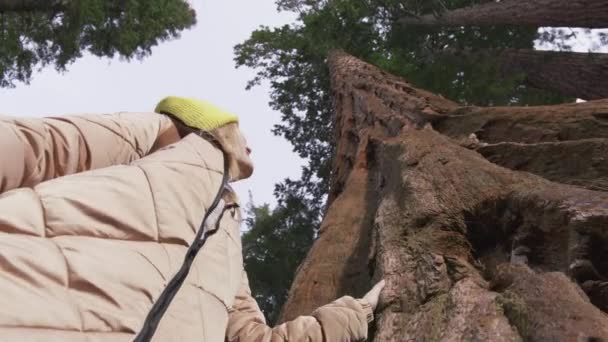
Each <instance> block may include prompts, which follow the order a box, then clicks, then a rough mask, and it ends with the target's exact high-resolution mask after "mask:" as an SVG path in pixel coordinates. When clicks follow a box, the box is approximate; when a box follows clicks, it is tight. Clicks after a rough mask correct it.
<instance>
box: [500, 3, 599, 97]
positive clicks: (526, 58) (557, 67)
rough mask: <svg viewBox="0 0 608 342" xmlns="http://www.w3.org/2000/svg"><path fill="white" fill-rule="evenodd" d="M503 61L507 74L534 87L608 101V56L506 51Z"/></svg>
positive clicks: (503, 54)
mask: <svg viewBox="0 0 608 342" xmlns="http://www.w3.org/2000/svg"><path fill="white" fill-rule="evenodd" d="M606 3H608V1H607V2H606ZM501 60H502V66H503V72H504V73H505V74H514V73H522V74H524V75H525V77H526V82H527V83H528V84H529V85H531V86H533V87H536V88H542V89H549V90H554V91H557V92H559V93H561V94H563V95H566V96H575V97H578V98H581V99H585V100H597V99H604V98H608V81H606V80H608V54H601V53H576V52H553V51H535V50H506V51H505V52H503V53H502V55H501Z"/></svg>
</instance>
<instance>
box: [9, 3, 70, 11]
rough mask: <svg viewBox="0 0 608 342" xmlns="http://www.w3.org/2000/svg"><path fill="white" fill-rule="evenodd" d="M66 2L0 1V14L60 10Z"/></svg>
mask: <svg viewBox="0 0 608 342" xmlns="http://www.w3.org/2000/svg"><path fill="white" fill-rule="evenodd" d="M66 3H67V0H0V12H10V11H13V12H34V11H48V10H53V9H61V8H63V7H64V6H65V5H66Z"/></svg>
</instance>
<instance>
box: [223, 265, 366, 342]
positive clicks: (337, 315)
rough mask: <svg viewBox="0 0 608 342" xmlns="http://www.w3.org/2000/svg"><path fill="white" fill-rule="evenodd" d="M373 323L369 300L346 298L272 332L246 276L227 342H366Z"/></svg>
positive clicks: (230, 320)
mask: <svg viewBox="0 0 608 342" xmlns="http://www.w3.org/2000/svg"><path fill="white" fill-rule="evenodd" d="M372 320H373V311H372V307H371V305H370V304H369V302H368V300H367V299H354V298H352V297H348V296H345V297H342V298H340V299H338V300H336V301H334V302H333V303H331V304H328V305H325V306H322V307H320V308H318V309H317V310H315V311H314V312H313V313H312V314H311V315H310V316H300V317H298V318H296V319H294V320H293V321H289V322H286V323H283V324H281V325H279V326H277V327H274V328H271V327H269V326H267V325H266V321H265V319H264V315H263V314H262V312H261V311H260V309H259V307H258V305H257V303H256V301H255V299H254V298H253V297H252V296H251V291H250V289H249V283H248V280H247V275H246V274H244V275H243V284H242V286H241V289H240V291H239V293H238V295H237V297H236V302H235V304H234V310H233V311H232V312H231V313H230V319H229V322H228V329H227V332H226V341H230V342H236V341H238V342H253V341H255V342H281V341H310V342H334V341H365V340H366V339H367V328H368V323H369V322H371V321H372Z"/></svg>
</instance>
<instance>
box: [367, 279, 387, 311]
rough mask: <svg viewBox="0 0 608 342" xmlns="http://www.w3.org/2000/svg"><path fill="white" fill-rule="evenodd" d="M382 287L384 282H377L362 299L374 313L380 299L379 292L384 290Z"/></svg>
mask: <svg viewBox="0 0 608 342" xmlns="http://www.w3.org/2000/svg"><path fill="white" fill-rule="evenodd" d="M384 285H386V281H384V280H381V281H379V282H378V283H377V284H376V285H374V287H372V289H371V290H369V292H368V293H366V294H365V296H363V299H365V300H366V301H367V302H368V303H369V304H370V305H371V306H372V310H374V311H376V307H377V306H378V298H379V297H380V292H381V291H382V289H383V288H384Z"/></svg>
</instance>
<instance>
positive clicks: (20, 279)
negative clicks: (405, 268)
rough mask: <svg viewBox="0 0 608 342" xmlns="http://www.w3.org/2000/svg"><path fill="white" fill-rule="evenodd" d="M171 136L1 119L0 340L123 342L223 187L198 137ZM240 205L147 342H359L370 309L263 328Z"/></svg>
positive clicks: (100, 125) (140, 118)
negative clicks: (245, 257) (246, 260)
mask: <svg viewBox="0 0 608 342" xmlns="http://www.w3.org/2000/svg"><path fill="white" fill-rule="evenodd" d="M174 131H175V128H174V126H173V124H172V122H171V120H169V119H168V118H167V117H165V116H163V115H158V114H152V113H139V114H138V113H120V114H113V115H87V116H80V117H64V118H54V119H51V118H49V119H14V118H7V117H0V340H1V341H45V342H51V341H131V340H133V338H134V337H135V334H136V333H137V332H138V331H139V330H140V328H141V327H142V324H143V321H144V319H145V317H146V314H147V313H148V311H149V309H150V308H151V306H152V304H153V302H154V301H155V300H156V299H157V298H158V296H159V294H160V293H161V291H162V290H163V288H164V286H166V284H167V283H168V281H169V280H170V279H171V278H172V276H173V275H174V274H175V272H176V271H177V269H178V268H179V267H180V266H181V263H182V261H183V258H184V254H185V251H186V250H187V248H188V246H189V244H190V243H191V241H192V240H193V238H194V235H195V233H196V230H197V229H198V227H199V224H200V222H201V219H202V218H203V216H204V214H205V212H206V210H207V208H208V207H209V205H210V203H211V201H212V200H213V198H214V197H215V195H216V193H217V191H218V189H219V188H220V185H221V179H222V174H223V157H222V153H221V151H220V150H219V149H217V148H215V147H214V146H213V145H212V144H210V143H208V142H207V141H206V140H204V139H202V138H200V137H199V136H196V135H194V134H192V135H189V136H187V137H185V138H184V139H181V140H178V139H173V141H171V140H172V139H167V136H168V135H169V136H171V134H174V133H171V132H174ZM168 142H173V143H172V144H168ZM165 145H167V146H165ZM156 149H158V150H157V151H154V150H156ZM231 197H233V196H227V197H225V199H226V200H229V199H230V198H231ZM236 205H237V204H236V203H234V201H232V202H231V201H228V203H227V206H226V207H227V208H229V210H228V211H227V212H226V213H224V215H223V216H222V218H221V221H220V224H219V227H220V228H219V231H218V233H216V234H215V235H213V236H212V237H211V238H210V239H209V240H208V242H207V243H206V244H205V246H204V247H203V249H202V250H201V251H200V253H199V254H198V256H197V257H196V259H195V261H194V264H193V266H192V269H191V271H190V274H189V276H188V278H187V279H186V281H185V283H184V285H183V286H182V288H181V289H180V291H179V292H178V294H177V296H176V297H175V298H174V300H173V302H172V303H171V305H170V306H169V308H168V310H167V312H166V313H165V315H164V316H163V319H162V320H161V322H160V325H159V327H158V330H157V331H156V334H155V336H154V340H155V341H197V342H201V341H203V342H204V341H207V342H215V341H222V340H226V341H287V340H289V341H328V342H329V341H360V340H364V339H365V338H366V336H367V323H368V320H369V319H370V317H371V316H372V314H371V310H370V308H369V305H368V304H366V303H365V302H364V301H362V300H355V299H353V298H351V297H343V298H341V299H339V300H337V301H336V302H334V303H332V304H330V305H327V306H324V307H321V308H319V309H318V310H316V311H315V312H313V313H312V315H311V316H303V317H300V318H298V319H296V320H294V321H291V322H288V323H285V324H282V325H280V326H278V327H276V328H274V329H271V328H269V327H268V326H266V324H265V322H264V317H263V315H262V314H261V312H260V310H259V308H258V306H257V304H256V303H255V301H254V300H253V298H252V297H251V294H250V290H249V286H248V282H247V275H246V274H245V272H244V269H243V261H242V255H241V242H240V234H239V221H240V219H241V218H240V216H239V215H240V212H239V210H238V209H237V208H236Z"/></svg>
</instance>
